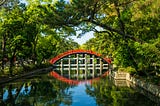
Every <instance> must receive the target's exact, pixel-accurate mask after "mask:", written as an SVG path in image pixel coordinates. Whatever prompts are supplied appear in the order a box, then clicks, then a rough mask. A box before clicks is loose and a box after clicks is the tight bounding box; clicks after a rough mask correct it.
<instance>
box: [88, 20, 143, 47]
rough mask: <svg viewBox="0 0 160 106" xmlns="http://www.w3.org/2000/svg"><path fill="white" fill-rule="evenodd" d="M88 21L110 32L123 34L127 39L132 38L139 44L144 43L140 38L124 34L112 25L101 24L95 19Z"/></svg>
mask: <svg viewBox="0 0 160 106" xmlns="http://www.w3.org/2000/svg"><path fill="white" fill-rule="evenodd" d="M90 22H91V23H93V24H95V25H97V26H100V27H102V28H104V29H106V30H109V31H111V32H116V33H118V34H120V35H123V36H124V37H125V38H129V39H131V40H133V41H135V42H139V43H141V44H142V43H144V41H142V40H140V39H138V38H136V37H134V36H132V35H129V34H125V33H124V32H123V31H120V30H118V29H114V28H112V27H110V26H108V25H106V24H102V23H99V22H96V21H93V20H92V21H90Z"/></svg>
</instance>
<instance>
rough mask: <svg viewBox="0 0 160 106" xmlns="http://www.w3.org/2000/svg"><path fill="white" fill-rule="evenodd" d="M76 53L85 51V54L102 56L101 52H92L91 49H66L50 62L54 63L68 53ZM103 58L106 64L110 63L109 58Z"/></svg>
mask: <svg viewBox="0 0 160 106" xmlns="http://www.w3.org/2000/svg"><path fill="white" fill-rule="evenodd" d="M76 53H87V54H92V55H96V56H98V57H102V56H101V54H98V53H96V52H93V51H91V50H81V49H76V50H68V51H66V52H64V53H61V54H60V55H58V56H56V57H54V58H52V59H51V60H50V63H51V64H54V63H56V62H57V61H58V60H60V59H61V58H63V57H65V56H68V55H71V54H76ZM102 58H103V57H102ZM103 59H104V60H105V61H106V62H107V63H108V64H110V63H111V59H109V58H103Z"/></svg>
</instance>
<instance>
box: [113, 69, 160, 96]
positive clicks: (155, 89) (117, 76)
mask: <svg viewBox="0 0 160 106" xmlns="http://www.w3.org/2000/svg"><path fill="white" fill-rule="evenodd" d="M110 76H111V77H112V78H113V79H114V80H122V79H123V80H124V79H125V80H126V81H129V82H131V83H132V84H134V85H136V86H139V87H141V88H143V89H144V90H146V91H148V92H150V93H152V94H153V95H155V96H157V97H160V87H159V86H156V85H153V84H151V83H149V82H146V81H144V80H140V79H136V78H134V77H132V76H130V74H129V73H126V72H119V71H116V72H110Z"/></svg>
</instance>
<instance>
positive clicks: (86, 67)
mask: <svg viewBox="0 0 160 106" xmlns="http://www.w3.org/2000/svg"><path fill="white" fill-rule="evenodd" d="M53 66H54V67H55V69H54V71H56V72H57V73H58V74H60V75H61V76H63V77H66V78H69V79H73V80H88V79H91V78H96V77H100V76H102V75H103V74H104V73H105V72H106V71H108V70H109V64H108V62H106V61H104V60H103V58H101V57H98V56H95V55H91V54H86V53H82V54H72V55H68V56H65V57H64V58H61V59H60V60H58V61H57V62H56V63H55V64H54V65H53Z"/></svg>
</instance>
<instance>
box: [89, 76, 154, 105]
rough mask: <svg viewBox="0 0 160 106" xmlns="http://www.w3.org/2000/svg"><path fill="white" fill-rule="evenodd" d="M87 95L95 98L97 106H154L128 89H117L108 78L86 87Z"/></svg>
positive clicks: (137, 93)
mask: <svg viewBox="0 0 160 106" xmlns="http://www.w3.org/2000/svg"><path fill="white" fill-rule="evenodd" d="M86 92H87V94H88V95H90V96H92V97H94V98H95V100H96V102H97V104H98V106H155V105H156V103H153V102H152V101H151V100H149V99H148V98H146V97H144V96H143V95H141V94H140V93H139V92H137V91H135V90H133V89H131V88H129V87H122V86H121V87H117V86H115V85H114V84H113V83H112V81H110V80H109V78H103V79H101V80H100V81H99V82H98V83H92V85H91V86H90V85H86Z"/></svg>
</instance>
